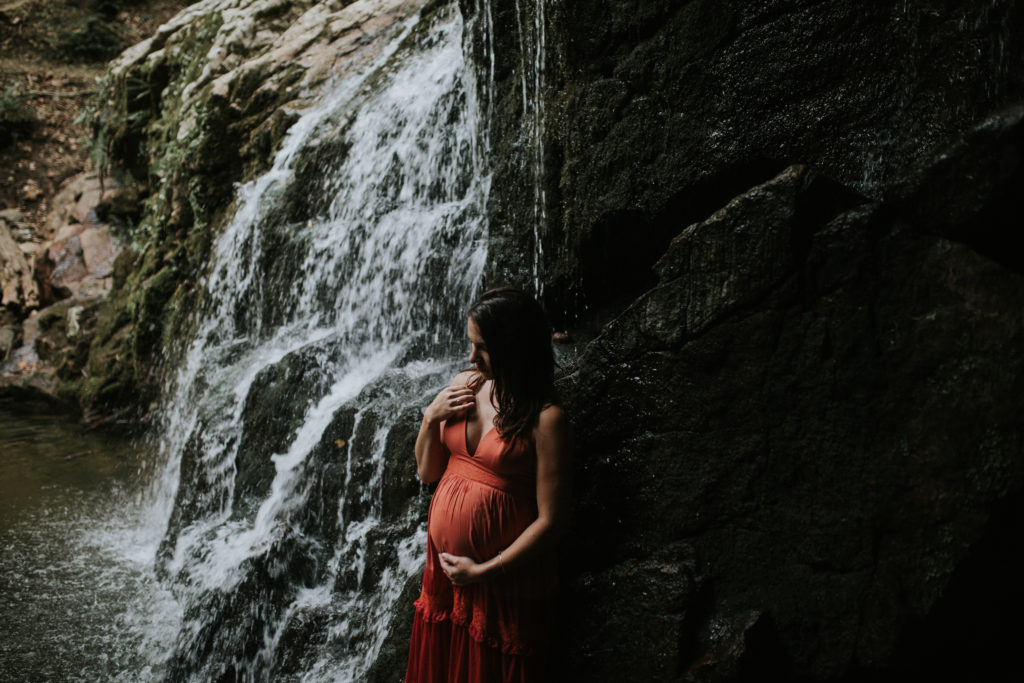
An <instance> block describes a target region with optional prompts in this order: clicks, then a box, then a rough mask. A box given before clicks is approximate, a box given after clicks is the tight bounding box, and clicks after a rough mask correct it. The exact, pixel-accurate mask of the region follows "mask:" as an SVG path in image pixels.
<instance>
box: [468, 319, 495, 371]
mask: <svg viewBox="0 0 1024 683" xmlns="http://www.w3.org/2000/svg"><path fill="white" fill-rule="evenodd" d="M466 335H467V336H468V337H469V343H470V344H472V348H471V350H470V352H469V362H470V363H472V364H473V366H474V367H476V369H477V371H478V372H479V373H480V374H481V375H483V376H484V377H485V378H487V379H492V375H491V356H490V354H489V353H488V352H487V345H486V344H485V343H484V338H483V337H482V336H480V328H479V327H477V326H476V323H475V322H473V319H472V318H467V319H466Z"/></svg>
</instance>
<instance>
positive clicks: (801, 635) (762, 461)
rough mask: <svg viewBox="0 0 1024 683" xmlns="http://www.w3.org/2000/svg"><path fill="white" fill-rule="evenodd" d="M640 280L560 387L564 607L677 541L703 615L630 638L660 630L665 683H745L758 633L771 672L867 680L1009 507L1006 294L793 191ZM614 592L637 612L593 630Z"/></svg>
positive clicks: (988, 280)
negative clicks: (679, 680) (670, 657)
mask: <svg viewBox="0 0 1024 683" xmlns="http://www.w3.org/2000/svg"><path fill="white" fill-rule="evenodd" d="M658 270H659V275H660V277H661V282H660V283H659V285H658V286H657V287H655V288H654V289H652V290H651V291H650V292H648V293H647V294H645V295H644V296H643V297H641V298H640V299H639V300H638V301H637V302H635V303H634V304H633V305H632V306H630V307H629V309H627V311H626V312H625V313H624V314H623V315H622V316H620V317H619V318H618V319H617V320H615V321H614V322H613V323H611V324H610V325H609V326H608V327H607V328H606V329H605V331H604V332H603V333H602V334H601V336H600V337H599V338H598V339H597V340H595V341H594V342H593V343H592V344H591V345H590V346H589V347H588V349H587V351H586V352H585V353H584V355H583V356H582V357H581V359H580V361H579V364H578V367H577V369H576V372H575V373H574V374H573V375H572V376H570V377H569V378H568V379H567V380H566V381H565V383H564V385H563V390H564V391H565V393H566V395H568V396H571V397H573V400H574V401H578V403H575V404H574V405H572V406H571V409H572V411H573V413H574V414H575V416H576V421H577V424H578V425H580V427H581V429H580V433H579V435H578V439H579V441H580V444H579V446H580V447H579V453H580V456H581V458H580V463H579V476H578V480H577V487H578V490H579V493H578V496H579V500H578V505H579V509H578V510H577V511H576V518H577V519H578V520H581V522H578V523H579V524H580V525H581V526H583V527H584V528H583V529H581V530H580V532H579V533H577V534H573V535H572V537H571V538H573V539H574V542H572V543H571V545H572V551H571V552H570V553H569V556H570V557H572V558H573V559H574V564H576V565H577V566H576V567H575V569H574V570H575V571H578V572H583V574H581V576H580V578H578V579H577V580H576V581H577V583H576V587H575V591H576V594H577V595H586V590H587V588H586V587H587V585H588V579H586V576H588V575H589V574H590V573H591V572H594V571H597V569H599V568H607V567H611V568H615V567H621V566H623V565H626V564H628V563H630V562H635V561H636V559H638V558H649V557H652V556H654V555H656V554H658V553H664V549H665V548H667V547H671V545H672V544H674V543H679V542H685V543H686V544H687V545H688V546H689V545H692V546H693V547H694V548H696V551H697V556H698V558H699V570H698V571H699V573H700V574H701V575H702V590H704V591H706V592H708V593H709V594H710V595H711V596H712V597H710V598H708V599H709V600H710V602H709V603H708V604H707V605H706V606H705V607H704V609H706V610H707V616H705V617H704V620H703V621H700V620H698V622H697V623H695V624H691V625H690V626H689V629H690V630H689V631H688V630H687V628H684V627H683V623H684V622H685V620H686V619H687V617H688V616H692V615H691V614H690V613H688V612H687V611H686V610H681V609H678V608H673V607H671V606H666V607H665V608H663V609H664V610H665V611H664V612H662V611H661V610H659V609H655V610H654V612H653V614H650V615H648V616H649V617H650V618H655V619H666V618H668V619H670V620H674V621H675V622H676V627H677V629H679V630H680V633H681V639H680V643H681V645H680V657H682V658H683V661H680V662H679V663H678V665H679V666H681V667H682V671H688V672H689V674H690V675H691V676H693V677H694V678H695V679H700V680H705V679H706V680H722V678H721V676H722V675H724V674H723V672H730V671H732V672H734V671H735V670H736V668H737V667H741V666H742V665H743V662H742V661H737V660H741V659H742V657H743V656H745V650H744V648H743V647H739V648H737V647H736V644H735V643H736V638H738V637H742V635H743V633H744V632H745V631H746V630H747V629H748V628H750V627H751V618H752V615H768V616H769V617H770V619H771V622H770V623H771V624H772V626H771V627H770V628H769V629H767V630H766V629H765V628H764V627H762V628H761V631H762V632H763V633H762V636H761V637H762V638H768V639H769V640H771V641H773V642H777V643H778V646H779V648H781V649H779V648H776V654H784V655H785V656H784V657H783V658H782V659H781V662H775V663H774V665H775V666H779V667H782V669H784V670H794V671H796V672H797V673H799V674H800V675H810V676H811V677H813V678H822V679H825V678H833V677H836V676H843V675H845V674H847V673H849V672H850V671H851V669H855V668H858V667H863V668H880V667H884V666H885V665H886V664H887V663H888V662H889V661H890V659H891V656H892V654H893V652H894V650H895V649H896V647H897V643H898V641H899V640H900V639H901V638H902V637H904V627H905V626H906V625H907V624H908V623H909V622H911V621H913V620H915V619H922V618H924V617H926V615H928V614H929V613H930V612H931V611H932V610H933V608H935V606H936V604H937V603H938V601H939V600H940V598H941V596H942V595H943V593H944V590H945V587H946V585H947V582H948V581H949V580H950V578H951V577H952V576H954V575H955V573H956V571H957V568H958V566H959V565H960V564H961V563H962V562H963V561H964V560H965V558H967V557H968V556H969V553H970V549H971V546H972V545H973V543H974V542H975V541H976V540H977V539H978V538H979V537H980V536H981V535H982V533H983V531H985V527H986V522H987V519H988V518H989V516H990V514H991V513H990V511H991V509H992V508H993V507H994V506H995V505H997V504H1000V501H1002V500H1004V499H1006V498H1007V497H1008V496H1013V495H1019V491H1020V489H1021V486H1022V484H1024V468H1022V467H1021V464H1020V457H1019V455H1020V454H1019V446H1018V445H1017V444H1019V443H1020V437H1021V427H1020V424H1019V420H1017V419H1016V417H1014V416H1015V415H1017V414H1019V411H1020V409H1021V408H1022V407H1024V406H1022V405H1021V404H1022V401H1021V398H1020V396H1021V394H1020V391H1019V389H1020V387H1019V384H1020V380H1019V377H1020V372H1021V370H1024V368H1022V367H1021V366H1022V363H1024V354H1022V353H1021V352H1020V348H1021V347H1020V345H1019V341H1020V340H1021V339H1022V335H1024V315H1022V313H1021V311H1022V308H1021V304H1022V303H1024V278H1022V277H1020V276H1019V275H1016V274H1014V273H1012V272H1008V271H1007V270H1006V269H1005V268H1003V267H1002V266H1000V265H998V264H996V263H993V262H992V261H990V260H988V259H986V258H984V257H982V256H979V255H978V254H977V253H976V252H974V251H972V250H971V249H969V248H967V247H966V246H964V245H960V244H955V243H952V242H949V241H947V240H944V239H941V238H937V237H934V236H932V235H926V234H922V233H921V232H919V231H917V230H915V229H914V227H913V226H912V225H911V224H909V223H907V222H906V221H905V220H904V219H901V218H900V217H899V216H898V215H896V214H895V212H893V211H892V210H891V209H889V208H888V207H885V206H884V205H881V204H878V203H876V202H872V201H870V200H867V199H864V198H859V199H858V198H857V197H856V196H854V195H851V194H849V193H848V192H846V191H844V190H842V188H839V187H838V186H836V185H835V184H834V183H831V182H829V181H823V180H821V179H820V178H815V177H814V176H813V174H811V173H809V172H808V171H806V170H802V169H796V168H794V169H790V170H788V171H786V172H785V173H784V174H782V175H781V176H779V177H778V178H776V179H774V180H772V181H771V182H769V183H767V184H765V185H762V186H759V187H756V188H753V189H752V190H751V191H750V192H748V193H746V194H745V195H742V196H740V197H738V198H737V199H736V200H734V201H733V202H731V203H730V204H729V205H728V206H726V207H725V208H724V209H723V210H722V211H720V212H718V213H716V214H715V215H714V216H713V217H712V218H710V219H708V220H707V221H705V222H702V223H699V224H695V225H693V226H691V227H689V228H687V229H686V230H685V231H683V232H682V233H681V234H680V235H679V236H677V238H676V239H675V240H674V241H673V242H672V244H671V246H670V248H669V250H668V252H667V253H666V255H665V256H664V257H663V259H662V260H661V261H660V262H659V264H658ZM598 395H599V396H602V397H605V399H604V400H603V401H602V402H601V405H599V406H596V405H594V404H593V403H592V402H590V401H588V400H587V398H586V397H588V396H598ZM635 425H642V426H643V428H642V429H641V430H637V429H635V427H634V426H635ZM582 520H586V521H585V522H582ZM1005 531H1006V530H1004V532H1005ZM580 539H585V540H580ZM613 558H615V559H613ZM670 564H673V563H672V562H670ZM674 564H675V565H676V566H680V567H684V566H686V555H685V554H683V555H681V556H679V557H677V558H675V562H674ZM609 570H610V569H605V571H609ZM648 590H650V589H648ZM623 592H625V593H626V594H627V596H628V595H630V594H631V593H633V594H634V595H633V598H636V599H639V596H637V595H635V591H634V589H633V588H632V587H630V586H628V585H626V586H623V587H614V588H612V589H611V591H610V595H609V596H608V604H609V608H610V609H611V608H612V607H613V606H614V605H615V604H616V603H618V602H620V601H623V600H626V599H627V597H625V596H623V595H622V593H623ZM685 595H686V597H687V599H688V600H689V601H694V602H699V600H697V597H698V594H697V592H694V591H691V592H689V593H685ZM633 598H630V599H633ZM585 604H590V599H587V600H585ZM616 614H617V612H616ZM611 616H612V615H611V614H609V618H611ZM756 621H757V620H755V623H756ZM580 627H583V625H582V624H580ZM636 627H637V626H636V625H635V624H624V625H623V628H622V631H623V634H626V633H631V632H633V630H634V629H635V628H636ZM741 640H742V638H741ZM641 648H642V645H641ZM586 651H587V645H584V647H583V648H582V649H581V650H580V651H577V652H573V653H572V654H571V655H569V657H568V661H569V662H571V663H572V665H573V666H581V665H585V664H587V663H588V660H587V659H586V658H584V655H585V653H586ZM730 653H731V654H730ZM655 654H656V651H651V652H646V653H645V654H644V655H643V656H640V657H638V659H639V660H640V661H647V660H646V658H645V657H654V656H655ZM686 657H690V658H689V659H687V658H686ZM730 660H731V661H730ZM651 661H654V660H653V659H652V660H651ZM599 662H600V659H599V658H598V659H597V661H594V662H593V663H592V666H594V668H595V675H596V672H597V670H599V669H600V667H601V666H602V665H601V664H600V663H599ZM709 662H717V664H716V666H717V667H718V668H717V669H714V668H712V669H708V668H707V667H708V666H709V664H708V663H709ZM723 662H724V663H723ZM762 664H763V663H762ZM723 667H724V668H723ZM755 668H756V666H755ZM682 671H680V670H679V669H678V668H677V669H676V670H675V671H674V674H673V675H675V674H678V673H681V672H682ZM716 672H717V673H716ZM651 673H652V675H653V678H655V679H658V680H666V679H667V678H668V676H667V675H664V672H661V673H659V672H657V671H654V670H652V671H651ZM594 680H604V679H601V678H595V679H594Z"/></svg>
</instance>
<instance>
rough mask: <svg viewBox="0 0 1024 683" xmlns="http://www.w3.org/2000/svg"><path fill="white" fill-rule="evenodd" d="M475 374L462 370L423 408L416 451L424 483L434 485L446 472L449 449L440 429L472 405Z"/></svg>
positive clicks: (419, 471)
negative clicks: (442, 439)
mask: <svg viewBox="0 0 1024 683" xmlns="http://www.w3.org/2000/svg"><path fill="white" fill-rule="evenodd" d="M472 375H473V373H471V372H460V373H459V374H458V375H456V376H455V379H453V380H452V383H451V384H449V385H448V386H447V387H445V388H444V389H442V390H441V391H440V392H438V394H437V396H435V397H434V400H433V401H431V402H430V405H429V406H427V409H426V410H425V411H423V421H422V422H420V431H419V434H417V435H416V448H415V451H416V474H418V475H419V477H420V479H421V480H423V482H424V483H427V484H432V483H434V482H435V481H437V480H438V479H440V478H441V475H442V474H444V468H445V467H447V465H448V449H447V448H445V447H444V444H443V443H442V442H441V431H442V430H443V429H444V423H445V421H446V420H448V419H449V418H452V417H455V416H456V415H460V414H461V413H463V412H465V411H466V410H467V409H469V408H470V407H472V406H473V403H474V401H475V398H474V391H473V390H472V389H471V388H470V387H469V386H468V384H469V381H470V379H471V378H472Z"/></svg>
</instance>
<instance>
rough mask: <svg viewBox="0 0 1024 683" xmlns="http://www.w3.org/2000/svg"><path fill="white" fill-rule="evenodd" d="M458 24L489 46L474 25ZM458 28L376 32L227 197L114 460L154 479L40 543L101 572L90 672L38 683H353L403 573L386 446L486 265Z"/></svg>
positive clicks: (452, 354)
mask: <svg viewBox="0 0 1024 683" xmlns="http://www.w3.org/2000/svg"><path fill="white" fill-rule="evenodd" d="M476 17H477V18H476V19H474V21H482V22H484V26H483V28H481V29H480V30H482V31H485V32H488V33H489V32H490V31H491V27H490V21H491V19H490V9H489V7H487V6H486V5H485V6H484V7H483V9H482V10H480V11H478V12H477V14H476ZM468 28H471V27H467V26H466V25H465V22H464V20H463V17H462V16H461V14H460V11H459V8H458V3H451V4H450V5H448V6H445V7H442V8H440V9H437V8H434V9H433V11H431V13H430V15H429V16H424V17H419V16H412V17H408V18H405V19H403V20H401V21H400V22H398V23H397V24H396V25H395V27H394V29H393V34H392V36H391V37H390V38H389V39H388V41H389V42H388V45H387V47H386V48H385V49H382V50H380V51H379V53H378V54H377V57H376V58H375V59H374V60H372V61H370V62H367V63H364V64H362V65H361V66H359V67H358V68H355V69H353V70H352V71H350V72H349V73H345V74H341V75H339V76H338V78H337V80H336V81H335V82H334V83H333V84H331V85H330V86H329V88H327V90H326V91H325V93H324V95H323V96H322V97H320V98H319V100H318V103H317V104H316V105H315V106H313V107H311V108H309V109H306V110H304V111H301V112H298V114H299V118H298V120H297V121H296V123H294V124H293V126H292V127H291V129H290V130H289V133H288V135H287V137H286V139H285V140H284V141H283V143H282V145H281V148H280V150H279V152H278V153H277V155H276V158H275V160H274V162H273V165H272V168H271V169H270V170H269V171H267V172H266V173H265V174H263V175H262V176H260V177H258V178H256V179H254V180H252V181H251V182H248V183H246V184H244V185H242V186H240V187H239V188H238V190H237V195H236V200H235V206H236V210H235V213H234V215H233V217H232V219H231V220H230V221H229V222H228V224H227V225H226V226H225V227H224V228H223V230H222V232H221V233H220V234H219V235H218V236H217V238H216V240H215V244H214V247H213V249H212V253H211V257H210V263H209V268H208V271H207V272H206V274H205V275H204V278H203V279H202V280H201V281H200V283H199V284H200V286H201V288H202V292H203V294H202V304H201V307H200V310H199V311H197V313H196V317H195V321H194V328H193V329H194V335H193V336H192V337H191V338H190V339H187V340H183V345H182V347H181V348H180V349H179V353H180V357H181V358H182V359H183V360H182V362H181V363H180V366H179V367H178V369H177V371H176V374H175V376H174V377H173V379H172V381H171V383H170V388H169V390H168V392H167V394H166V395H165V397H164V399H163V403H162V408H161V411H160V414H161V423H160V425H159V429H158V431H157V437H156V438H155V439H153V441H152V443H153V444H157V445H155V446H153V447H152V448H153V449H154V450H157V451H158V453H157V454H156V457H153V454H152V453H146V452H144V451H146V449H147V448H150V447H148V446H145V445H140V444H132V445H130V446H128V447H127V448H128V452H129V453H131V454H132V455H131V458H133V460H132V462H133V463H134V462H136V461H150V460H152V461H154V462H158V463H163V465H162V467H163V472H162V473H159V472H158V473H156V474H155V475H154V476H152V477H151V478H152V480H154V481H155V483H154V485H153V486H152V488H151V489H150V490H148V491H136V490H131V489H130V487H127V486H125V487H121V488H117V486H115V488H117V491H116V495H110V496H107V497H106V498H105V500H106V501H107V504H108V505H109V506H110V508H113V509H118V510H120V511H121V512H119V513H117V514H113V515H112V514H111V513H110V511H109V509H108V510H106V512H104V508H103V505H102V504H99V503H97V504H94V505H92V507H89V508H88V510H89V511H87V512H84V513H83V512H76V513H75V514H73V515H71V516H70V517H69V519H67V520H64V523H66V524H67V525H68V534H70V535H71V536H72V537H74V544H75V547H76V548H78V555H77V556H76V557H78V558H79V560H76V561H82V560H81V558H85V559H86V560H88V558H90V557H94V556H95V555H96V554H97V553H99V554H102V553H104V552H107V553H114V554H119V556H118V557H116V558H107V560H105V563H104V566H105V567H106V569H103V570H97V571H96V572H93V573H98V575H99V578H95V577H93V578H94V579H95V580H96V581H98V582H100V583H101V584H102V585H106V586H108V587H110V588H111V590H110V591H109V593H110V594H109V595H106V597H99V598H96V600H97V601H98V602H97V604H96V605H95V606H94V607H95V609H98V610H104V611H105V612H106V613H105V615H104V616H103V619H104V620H105V621H106V623H109V624H111V625H112V626H111V628H109V629H108V631H109V632H108V633H106V634H105V635H101V636H100V637H96V634H90V635H89V636H86V637H87V638H91V640H90V645H89V647H91V648H93V649H99V650H104V649H106V651H107V652H108V654H106V655H104V656H107V657H108V658H109V659H110V660H111V661H110V662H108V665H106V666H101V667H99V668H97V667H95V666H94V667H92V668H89V667H88V666H84V667H83V668H81V669H80V670H76V671H67V670H63V669H62V670H60V671H57V670H54V671H51V672H50V673H52V674H53V675H57V676H58V677H60V678H65V679H68V680H75V679H80V680H94V679H97V678H120V679H122V680H140V679H143V680H148V679H164V680H173V681H206V680H220V679H224V678H226V679H229V680H247V681H263V680H280V679H288V680H329V681H357V680H362V678H363V676H364V674H365V672H366V671H367V669H368V668H369V667H370V666H372V664H373V662H374V660H375V658H376V656H377V652H378V650H379V649H380V647H381V644H382V643H383V641H384V639H385V637H386V636H387V633H388V629H389V624H390V623H391V621H392V620H393V618H394V615H395V612H396V602H397V600H398V598H399V596H400V595H401V593H402V591H403V589H404V588H405V587H406V585H407V584H408V583H409V580H410V577H414V576H415V575H416V573H417V572H418V570H419V568H420V565H421V563H422V552H423V546H424V541H425V531H424V528H423V524H422V520H423V511H424V503H425V500H426V495H425V492H424V491H423V490H421V489H420V488H419V486H418V484H416V483H415V482H414V478H413V476H412V471H411V470H410V469H409V467H408V463H409V461H410V458H411V455H410V451H409V448H408V446H409V439H410V438H411V437H410V435H414V434H415V430H416V427H417V426H418V421H419V417H418V416H419V412H418V411H419V408H420V407H421V406H422V405H424V404H425V403H426V402H427V401H428V400H429V397H430V396H431V395H432V394H433V392H435V391H436V390H437V387H438V386H440V385H441V384H442V383H444V382H446V381H447V379H448V378H449V377H450V376H451V374H452V373H453V371H454V370H456V369H457V368H458V367H459V365H460V362H461V358H462V357H463V346H464V344H463V342H462V338H463V336H464V330H463V326H464V321H463V314H464V310H465V307H466V305H467V303H468V302H469V301H470V300H471V299H472V297H473V296H474V295H475V294H476V293H477V291H478V290H479V286H480V280H481V273H482V270H483V266H484V262H485V259H486V223H485V203H486V200H487V196H488V192H489V183H490V175H489V169H488V166H487V161H486V159H487V151H488V141H487V136H486V130H485V128H484V127H483V126H482V124H481V121H482V120H483V119H484V117H483V116H481V113H480V110H481V108H482V107H486V104H483V105H482V104H481V103H479V102H478V101H477V100H478V93H484V94H485V95H486V93H488V92H489V90H488V87H489V84H487V83H484V84H478V83H477V82H476V75H475V74H474V72H473V69H471V68H469V66H468V64H467V61H466V59H465V57H464V48H463V33H464V30H466V29H468ZM97 462H98V461H97ZM132 467H134V465H132V466H127V465H126V466H125V468H126V469H125V471H126V472H129V471H134V470H132ZM123 479H124V481H126V482H127V481H130V480H132V477H131V476H130V473H129V474H126V475H125V476H124V477H123ZM36 522H37V523H38V522H39V520H36ZM83 548H84V549H85V550H82V549H83ZM90 548H91V549H92V550H91V551H90V550H88V549H90ZM103 548H109V550H101V549H103ZM90 552H91V553H92V555H90V554H89V553H90ZM154 558H155V559H154ZM40 559H41V561H42V562H43V563H44V564H45V563H47V562H50V563H53V562H56V560H53V559H52V558H40ZM57 564H60V563H59V562H57ZM79 569H81V567H79ZM65 570H66V571H71V572H74V571H76V569H75V567H74V566H72V567H70V568H67V567H65V568H62V569H59V570H54V571H57V572H58V573H59V572H63V571H65ZM89 571H91V570H86V573H88V572H89ZM51 578H52V577H51ZM9 580H10V579H9V578H5V581H9ZM40 580H41V581H44V582H45V580H46V577H43V578H42V579H40ZM115 585H116V586H118V589H117V590H115V589H114V588H113V587H114V586H115ZM6 588H7V586H5V589H6ZM69 618H70V617H69ZM118 653H120V654H118ZM8 655H10V656H8ZM4 657H5V664H6V663H8V662H14V663H17V662H19V661H21V660H19V659H16V658H15V655H13V654H10V653H9V652H8V651H4ZM26 666H28V665H26ZM44 673H45V672H44ZM6 675H8V673H7V672H5V676H6ZM15 678H16V679H18V677H17V675H15Z"/></svg>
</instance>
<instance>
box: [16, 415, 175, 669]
mask: <svg viewBox="0 0 1024 683" xmlns="http://www.w3.org/2000/svg"><path fill="white" fill-rule="evenodd" d="M153 450H154V449H151V448H148V447H147V446H145V445H144V444H142V443H138V442H132V441H130V440H126V439H124V438H119V437H114V436H111V435H110V434H106V433H100V432H86V431H84V430H83V429H82V428H81V426H79V425H78V424H76V423H74V422H71V421H69V420H67V419H65V418H61V417H54V416H42V415H26V414H19V413H15V412H12V411H11V410H10V409H9V407H8V406H5V405H4V404H3V403H0V681H33V680H40V681H42V680H62V681H65V680H66V681H97V680H146V679H149V678H151V677H153V676H155V675H156V674H157V672H156V671H154V670H152V668H151V662H159V661H161V660H162V659H163V656H162V655H163V654H164V648H166V647H168V646H169V645H170V643H167V642H161V641H162V639H161V637H160V636H161V633H164V634H166V633H168V632H171V633H173V628H172V627H171V622H174V621H175V620H176V619H177V618H178V615H177V614H176V606H175V603H174V600H173V598H172V597H171V596H170V595H169V594H168V593H167V592H166V591H165V590H163V589H161V588H160V586H159V585H158V584H157V582H156V580H155V579H154V578H153V556H154V552H155V548H156V544H157V542H158V541H159V536H160V533H161V532H162V529H161V528H160V521H159V520H154V519H150V517H149V515H148V513H147V510H148V509H149V505H148V498H149V496H148V494H147V485H148V482H149V481H151V480H152V478H153V473H154V472H155V470H156V467H155V463H152V462H151V458H150V457H149V456H150V453H151V452H152V451H153Z"/></svg>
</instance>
